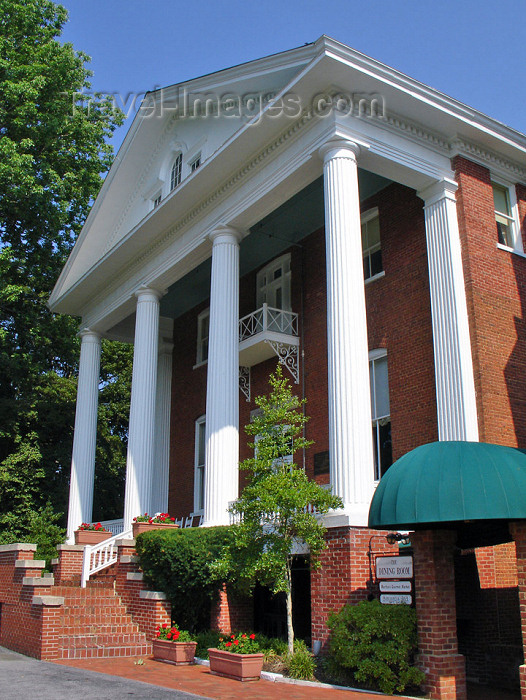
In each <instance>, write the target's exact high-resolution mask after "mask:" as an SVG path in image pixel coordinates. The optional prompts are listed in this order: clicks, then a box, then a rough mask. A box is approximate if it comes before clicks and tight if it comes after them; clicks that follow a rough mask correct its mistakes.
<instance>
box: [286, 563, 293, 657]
mask: <svg viewBox="0 0 526 700" xmlns="http://www.w3.org/2000/svg"><path fill="white" fill-rule="evenodd" d="M287 583H288V587H287V640H288V646H289V654H294V628H293V627H292V570H291V563H290V561H287Z"/></svg>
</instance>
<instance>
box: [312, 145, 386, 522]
mask: <svg viewBox="0 0 526 700" xmlns="http://www.w3.org/2000/svg"><path fill="white" fill-rule="evenodd" d="M358 150H359V149H358V146H356V144H353V143H350V142H346V141H332V142H329V143H327V144H325V145H324V146H323V147H322V149H321V150H320V153H321V155H322V156H323V159H324V167H323V172H324V188H325V241H326V252H327V341H328V369H329V397H328V398H329V454H330V475H331V484H332V489H333V493H335V494H337V495H338V496H340V497H341V498H342V500H343V502H344V511H345V513H346V514H347V515H348V516H349V522H350V524H354V525H365V524H366V523H367V512H368V509H369V502H370V499H371V495H372V488H373V482H374V461H373V441H372V422H371V393H370V392H371V390H370V384H369V357H368V346H367V321H366V312H365V289H364V279H363V256H362V237H361V226H360V199H359V193H358V167H357V163H356V155H357V153H358Z"/></svg>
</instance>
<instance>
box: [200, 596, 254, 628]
mask: <svg viewBox="0 0 526 700" xmlns="http://www.w3.org/2000/svg"><path fill="white" fill-rule="evenodd" d="M253 627H254V605H253V601H252V598H251V597H241V596H239V595H236V594H234V593H233V592H232V591H229V590H228V589H227V586H226V584H223V585H222V586H221V588H220V589H219V595H218V597H217V599H216V600H215V601H214V602H213V603H212V609H211V611H210V628H211V629H213V630H217V632H221V633H223V634H230V632H238V631H250V630H252V629H253Z"/></svg>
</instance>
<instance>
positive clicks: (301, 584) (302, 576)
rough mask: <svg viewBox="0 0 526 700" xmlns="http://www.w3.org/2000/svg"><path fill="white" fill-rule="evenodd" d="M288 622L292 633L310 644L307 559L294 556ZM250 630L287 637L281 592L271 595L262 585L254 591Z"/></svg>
mask: <svg viewBox="0 0 526 700" xmlns="http://www.w3.org/2000/svg"><path fill="white" fill-rule="evenodd" d="M292 625H293V627H294V635H295V636H296V637H297V638H298V639H303V640H305V641H306V642H307V644H310V641H311V609H310V566H309V558H308V557H305V556H297V557H294V561H293V565H292ZM254 630H255V631H256V632H260V633H261V634H264V635H266V636H267V637H279V638H281V639H286V638H287V607H286V600H285V594H284V593H278V594H273V593H272V591H271V590H270V589H269V588H267V587H266V586H261V585H260V584H257V585H256V588H255V590H254Z"/></svg>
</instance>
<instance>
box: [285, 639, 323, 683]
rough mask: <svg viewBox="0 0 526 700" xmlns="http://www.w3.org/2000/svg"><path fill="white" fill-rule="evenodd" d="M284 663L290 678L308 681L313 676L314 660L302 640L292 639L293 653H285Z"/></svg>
mask: <svg viewBox="0 0 526 700" xmlns="http://www.w3.org/2000/svg"><path fill="white" fill-rule="evenodd" d="M286 665H287V670H288V675H289V676H290V677H291V678H296V679H298V680H301V681H310V680H312V679H313V678H314V669H315V667H316V661H315V659H314V656H313V655H312V654H311V653H310V651H309V650H308V649H307V645H306V644H305V642H303V641H302V640H299V639H295V640H294V654H292V655H290V654H288V655H287V658H286Z"/></svg>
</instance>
